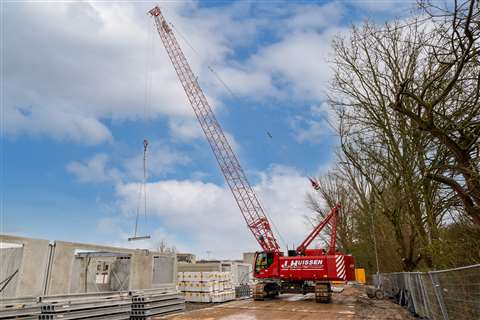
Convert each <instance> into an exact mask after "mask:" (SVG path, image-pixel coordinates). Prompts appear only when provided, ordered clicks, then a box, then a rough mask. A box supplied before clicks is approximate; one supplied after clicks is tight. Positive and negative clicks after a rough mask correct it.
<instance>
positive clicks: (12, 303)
mask: <svg viewBox="0 0 480 320" xmlns="http://www.w3.org/2000/svg"><path fill="white" fill-rule="evenodd" d="M39 314H40V306H39V305H38V304H37V299H36V298H35V297H32V298H6V299H5V298H1V299H0V319H2V320H3V319H22V320H33V319H35V320H37V319H38V315H39Z"/></svg>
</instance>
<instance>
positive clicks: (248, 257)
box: [243, 252, 255, 266]
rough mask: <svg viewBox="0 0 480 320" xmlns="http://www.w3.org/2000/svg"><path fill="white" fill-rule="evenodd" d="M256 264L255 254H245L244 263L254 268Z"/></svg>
mask: <svg viewBox="0 0 480 320" xmlns="http://www.w3.org/2000/svg"><path fill="white" fill-rule="evenodd" d="M254 262H255V252H244V253H243V263H248V264H250V265H252V266H253V263H254Z"/></svg>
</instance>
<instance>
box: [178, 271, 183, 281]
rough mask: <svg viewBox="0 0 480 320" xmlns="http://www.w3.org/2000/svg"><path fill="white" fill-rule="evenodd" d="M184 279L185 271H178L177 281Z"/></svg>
mask: <svg viewBox="0 0 480 320" xmlns="http://www.w3.org/2000/svg"><path fill="white" fill-rule="evenodd" d="M182 281H183V272H178V273H177V282H182Z"/></svg>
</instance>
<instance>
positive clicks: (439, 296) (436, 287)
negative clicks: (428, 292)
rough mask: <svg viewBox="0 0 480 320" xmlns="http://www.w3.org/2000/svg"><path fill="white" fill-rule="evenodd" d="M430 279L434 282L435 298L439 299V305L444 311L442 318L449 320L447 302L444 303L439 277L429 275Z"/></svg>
mask: <svg viewBox="0 0 480 320" xmlns="http://www.w3.org/2000/svg"><path fill="white" fill-rule="evenodd" d="M428 275H429V276H430V279H431V281H432V286H433V290H434V291H435V296H436V297H437V301H438V305H439V306H440V310H441V311H442V316H443V319H444V320H448V312H447V308H446V307H445V302H444V301H443V294H442V290H441V288H440V283H439V282H438V276H437V275H436V274H433V273H430V272H429V273H428Z"/></svg>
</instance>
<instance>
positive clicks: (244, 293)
mask: <svg viewBox="0 0 480 320" xmlns="http://www.w3.org/2000/svg"><path fill="white" fill-rule="evenodd" d="M251 296H252V288H251V286H250V285H249V284H241V285H238V286H235V298H237V299H247V298H250V297H251Z"/></svg>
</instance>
